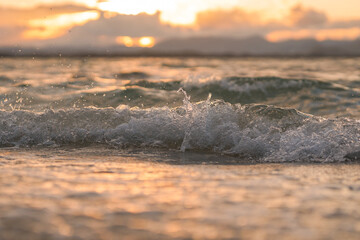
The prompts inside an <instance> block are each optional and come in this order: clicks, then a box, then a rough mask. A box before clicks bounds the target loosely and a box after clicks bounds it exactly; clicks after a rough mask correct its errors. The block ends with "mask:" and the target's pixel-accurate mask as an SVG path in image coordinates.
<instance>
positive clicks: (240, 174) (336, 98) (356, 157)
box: [0, 56, 360, 240]
mask: <svg viewBox="0 0 360 240" xmlns="http://www.w3.org/2000/svg"><path fill="white" fill-rule="evenodd" d="M359 161H360V58H313V59H312V58H205V57H204V58H185V57H184V58H150V57H146V58H141V57H136V58H130V57H126V58H63V57H61V56H59V57H56V58H36V57H35V58H0V189H1V190H0V213H1V214H0V239H6V240H7V239H170V238H174V239H340V238H344V239H358V237H359V234H360V225H359V222H360V212H359V205H358V204H359V202H360V178H359Z"/></svg>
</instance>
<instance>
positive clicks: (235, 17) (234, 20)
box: [196, 8, 261, 29]
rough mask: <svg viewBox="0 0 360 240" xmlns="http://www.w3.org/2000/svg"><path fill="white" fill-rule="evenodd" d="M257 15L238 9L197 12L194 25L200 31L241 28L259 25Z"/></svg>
mask: <svg viewBox="0 0 360 240" xmlns="http://www.w3.org/2000/svg"><path fill="white" fill-rule="evenodd" d="M260 23H261V22H260V15H259V14H258V13H253V12H247V11H245V10H243V9H240V8H233V9H214V10H207V11H203V12H199V13H198V14H197V16H196V25H197V26H198V27H199V28H200V29H230V28H238V27H241V26H254V25H260Z"/></svg>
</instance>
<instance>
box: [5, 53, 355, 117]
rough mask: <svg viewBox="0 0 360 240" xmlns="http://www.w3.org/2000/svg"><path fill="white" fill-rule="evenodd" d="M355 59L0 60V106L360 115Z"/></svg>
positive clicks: (12, 107)
mask: <svg viewBox="0 0 360 240" xmlns="http://www.w3.org/2000/svg"><path fill="white" fill-rule="evenodd" d="M359 62H360V61H359V59H358V58H336V59H330V58H319V59H308V58H305V59H301V58H294V59H281V58H228V59H227V58H210V59H207V58H84V59H80V58H79V59H78V58H61V57H59V58H39V59H37V58H34V59H31V58H23V59H19V58H17V59H11V58H1V59H0V83H1V84H0V109H7V110H11V109H28V110H34V111H43V110H44V109H48V108H52V109H60V108H73V107H86V106H94V107H100V108H103V107H117V106H118V105H120V104H126V105H129V106H132V107H133V106H137V107H141V108H144V107H153V106H160V107H162V106H179V105H181V104H182V96H181V95H179V94H177V93H176V91H177V90H178V89H179V88H180V87H183V88H184V89H185V90H186V91H187V92H188V93H189V94H190V95H191V96H192V100H193V101H200V100H204V99H206V98H207V96H208V94H209V92H211V93H212V95H213V98H214V99H223V100H225V101H227V102H230V103H233V104H235V103H241V104H247V103H262V104H272V105H277V106H281V107H291V108H296V109H298V110H300V111H303V112H306V113H311V114H314V115H321V116H325V117H338V116H341V117H344V116H345V117H355V118H358V117H359V112H360V111H359V110H360V109H359V105H360V104H359V99H360V90H359V89H360V84H359V83H360V65H359Z"/></svg>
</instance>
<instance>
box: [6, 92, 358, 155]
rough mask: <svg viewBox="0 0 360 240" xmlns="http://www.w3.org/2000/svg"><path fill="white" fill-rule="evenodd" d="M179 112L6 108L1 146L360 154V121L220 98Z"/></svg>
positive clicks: (162, 109)
mask: <svg viewBox="0 0 360 240" xmlns="http://www.w3.org/2000/svg"><path fill="white" fill-rule="evenodd" d="M189 100H190V99H189V98H188V97H187V96H186V93H185V99H184V100H183V101H184V104H183V105H182V106H180V107H174V108H171V107H151V108H146V109H141V108H138V107H133V108H131V107H130V106H128V105H120V106H118V107H117V108H95V107H92V108H79V109H68V110H46V111H43V112H39V113H36V112H31V111H24V110H14V111H0V147H29V146H41V147H48V146H65V145H84V144H105V145H108V146H112V147H117V148H133V147H141V148H144V147H147V148H166V149H178V150H181V151H204V152H210V153H219V154H229V155H234V156H238V157H245V158H247V159H253V160H254V161H260V162H283V161H285V162H286V161H329V162H339V161H344V160H346V159H352V160H354V159H357V158H358V157H359V156H360V153H359V152H358V151H359V150H360V121H359V120H353V119H347V118H337V119H328V118H322V117H316V116H313V115H310V114H305V113H302V112H300V111H298V110H296V109H292V108H281V107H275V106H271V105H257V104H247V105H241V104H231V103H227V102H224V101H220V100H216V101H210V98H209V99H208V100H207V101H203V102H198V103H191V102H190V101H189Z"/></svg>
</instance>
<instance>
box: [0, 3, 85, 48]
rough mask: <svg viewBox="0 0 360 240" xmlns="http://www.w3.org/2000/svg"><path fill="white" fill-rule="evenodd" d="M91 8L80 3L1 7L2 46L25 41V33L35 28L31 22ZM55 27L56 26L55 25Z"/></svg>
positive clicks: (0, 35)
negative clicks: (23, 37)
mask: <svg viewBox="0 0 360 240" xmlns="http://www.w3.org/2000/svg"><path fill="white" fill-rule="evenodd" d="M89 10H91V9H89V8H87V7H84V6H79V5H69V4H68V5H56V6H52V5H41V6H38V7H35V8H21V9H18V8H4V7H3V8H1V7H0V46H4V45H16V44H21V43H23V42H25V41H26V40H24V39H22V36H23V33H24V32H26V31H31V30H35V29H34V28H33V27H32V26H31V24H30V23H31V22H33V21H34V20H37V21H39V22H40V21H46V20H47V19H51V18H52V17H54V16H58V15H61V14H72V13H82V12H85V11H89ZM54 28H55V27H54Z"/></svg>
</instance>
